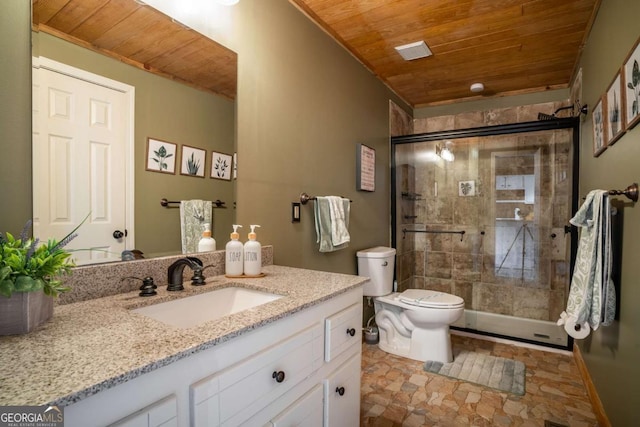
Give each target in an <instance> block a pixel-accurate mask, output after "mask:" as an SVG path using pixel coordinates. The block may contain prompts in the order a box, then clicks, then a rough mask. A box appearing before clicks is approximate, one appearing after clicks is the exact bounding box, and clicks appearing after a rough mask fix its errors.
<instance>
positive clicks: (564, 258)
mask: <svg viewBox="0 0 640 427" xmlns="http://www.w3.org/2000/svg"><path fill="white" fill-rule="evenodd" d="M535 125H537V123H535ZM424 135H426V138H424V139H425V140H423V141H420V140H418V139H419V136H416V135H413V136H411V137H410V138H408V139H410V142H404V141H405V140H403V138H404V137H397V138H394V139H393V161H394V169H395V170H394V178H395V182H394V187H395V188H394V191H393V196H394V202H395V206H394V209H393V219H394V242H395V247H396V249H397V253H398V256H397V271H396V276H397V277H396V278H397V282H398V290H399V291H403V290H405V289H411V288H417V289H432V290H438V291H443V292H447V293H452V294H455V295H458V296H460V297H462V298H463V299H464V300H465V308H466V310H465V316H464V317H463V319H461V320H460V321H459V322H458V323H457V324H456V326H457V327H460V328H463V329H468V330H473V331H478V332H481V333H487V334H493V335H498V336H506V337H511V338H516V339H521V340H527V341H533V342H539V343H544V344H548V345H554V346H559V347H566V346H567V343H568V341H567V336H566V334H565V333H564V331H563V330H562V328H560V327H558V326H557V325H556V324H555V322H556V320H557V319H558V317H559V315H560V313H561V312H562V311H563V310H564V306H565V301H566V296H567V294H568V288H569V272H570V264H571V251H570V246H571V245H570V243H571V242H570V240H571V239H570V235H565V232H564V226H565V225H566V224H568V220H569V218H570V216H571V213H572V212H573V210H574V209H575V207H574V206H575V205H576V203H577V200H576V197H575V196H574V194H573V193H574V182H573V179H572V177H573V176H574V175H573V168H574V167H576V164H575V163H576V160H575V156H574V142H573V139H574V127H573V126H571V127H568V128H562V129H541V130H537V129H535V126H534V129H532V130H527V131H520V130H518V131H517V132H513V133H510V132H502V133H499V134H496V135H478V136H474V135H471V136H464V137H462V136H457V137H454V138H452V137H451V136H450V135H447V136H448V137H443V138H438V135H437V134H424ZM445 151H446V152H447V153H448V154H445V155H444V156H443V152H445Z"/></svg>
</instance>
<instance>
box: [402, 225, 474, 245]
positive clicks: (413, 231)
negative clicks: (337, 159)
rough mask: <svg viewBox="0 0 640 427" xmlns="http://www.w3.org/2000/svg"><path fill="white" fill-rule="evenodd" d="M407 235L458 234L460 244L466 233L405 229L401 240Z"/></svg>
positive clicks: (461, 231) (462, 231)
mask: <svg viewBox="0 0 640 427" xmlns="http://www.w3.org/2000/svg"><path fill="white" fill-rule="evenodd" d="M407 233H433V234H459V235H460V241H461V242H462V239H463V238H464V235H465V233H466V231H464V230H460V231H450V230H407V229H406V228H403V229H402V238H403V239H404V238H405V235H406V234H407ZM481 234H482V235H484V231H483V232H482V233H481Z"/></svg>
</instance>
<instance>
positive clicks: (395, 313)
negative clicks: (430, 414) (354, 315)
mask: <svg viewBox="0 0 640 427" xmlns="http://www.w3.org/2000/svg"><path fill="white" fill-rule="evenodd" d="M395 255H396V250H395V249H393V248H386V247H382V246H378V247H375V248H370V249H365V250H362V251H358V252H357V257H358V275H360V276H367V277H369V278H370V279H371V280H370V281H369V282H367V283H366V284H365V285H364V296H370V297H376V298H374V307H375V312H376V324H377V325H378V329H379V334H380V342H379V343H378V346H379V347H380V349H381V350H384V351H386V352H387V353H392V354H395V355H397V356H402V357H408V358H410V359H414V360H419V361H422V362H424V361H427V360H435V361H438V362H442V363H447V362H451V361H452V360H453V355H452V352H451V338H450V336H449V325H450V324H452V323H453V322H455V321H456V320H458V319H459V318H460V317H461V316H462V313H464V300H463V299H462V298H460V297H458V296H455V295H451V294H447V293H444V292H437V291H430V290H425V289H408V290H406V291H404V292H402V293H398V292H392V290H393V267H394V261H395Z"/></svg>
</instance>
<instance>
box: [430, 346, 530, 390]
mask: <svg viewBox="0 0 640 427" xmlns="http://www.w3.org/2000/svg"><path fill="white" fill-rule="evenodd" d="M424 370H425V371H427V372H432V373H434V374H439V375H444V376H446V377H450V378H456V379H460V380H464V381H469V382H471V383H475V384H480V385H483V386H486V387H490V388H494V389H496V390H500V391H506V392H508V393H513V394H518V395H520V396H522V395H523V394H524V378H525V367H524V363H522V362H520V361H518V360H512V359H505V358H504V357H495V356H489V355H486V354H481V353H475V352H472V351H461V352H460V354H458V355H457V356H455V357H454V359H453V362H451V363H442V362H434V361H433V360H427V361H426V362H425V364H424Z"/></svg>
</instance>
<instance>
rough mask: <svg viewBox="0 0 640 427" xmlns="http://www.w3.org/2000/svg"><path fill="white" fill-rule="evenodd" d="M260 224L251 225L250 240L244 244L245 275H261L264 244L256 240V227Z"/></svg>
mask: <svg viewBox="0 0 640 427" xmlns="http://www.w3.org/2000/svg"><path fill="white" fill-rule="evenodd" d="M256 227H260V226H259V225H251V232H250V233H249V240H248V241H247V242H246V243H245V244H244V275H245V276H254V277H257V276H260V275H261V273H262V246H261V245H260V242H258V241H257V240H256V238H257V236H256V232H255V228H256Z"/></svg>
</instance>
